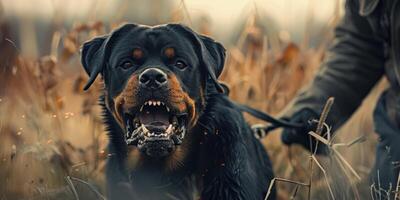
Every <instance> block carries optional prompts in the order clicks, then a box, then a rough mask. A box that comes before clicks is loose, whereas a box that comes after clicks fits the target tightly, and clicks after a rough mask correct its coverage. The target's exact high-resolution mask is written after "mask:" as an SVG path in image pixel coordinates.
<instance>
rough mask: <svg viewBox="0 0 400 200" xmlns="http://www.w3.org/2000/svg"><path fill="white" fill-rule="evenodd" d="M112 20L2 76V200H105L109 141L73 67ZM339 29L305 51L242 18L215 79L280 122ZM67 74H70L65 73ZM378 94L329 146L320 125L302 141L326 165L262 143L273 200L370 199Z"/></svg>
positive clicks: (77, 32)
mask: <svg viewBox="0 0 400 200" xmlns="http://www.w3.org/2000/svg"><path fill="white" fill-rule="evenodd" d="M172 16H173V17H174V18H173V19H172V21H183V22H186V23H188V24H189V25H190V24H191V23H192V21H191V19H190V17H189V16H190V15H189V12H188V11H187V9H186V6H185V3H184V1H182V3H181V4H180V8H179V9H177V10H175V11H174V13H173V15H172ZM185 16H186V17H185ZM116 18H117V19H118V18H119V17H116ZM117 19H116V20H115V23H113V24H111V25H105V24H103V23H102V22H98V21H94V22H91V23H80V24H78V23H77V24H75V25H74V26H73V27H72V28H71V29H70V30H69V31H68V32H67V33H63V31H62V30H61V29H56V30H55V31H54V34H53V38H52V39H50V41H49V42H51V43H52V45H51V46H52V53H51V55H49V56H45V57H42V58H39V59H27V58H23V57H21V56H18V57H16V60H15V65H13V66H12V67H11V68H10V69H9V70H3V71H2V72H1V73H0V75H1V77H0V84H1V86H0V87H1V88H0V113H1V114H0V141H1V142H0V183H2V184H0V199H88V198H93V199H104V196H103V194H104V165H105V160H106V158H107V152H106V149H105V145H106V143H107V138H106V136H105V133H104V131H103V127H102V123H101V121H100V119H99V111H98V109H99V108H98V106H97V103H96V102H97V95H98V90H99V89H100V88H101V83H97V89H93V88H92V89H91V91H90V92H86V93H84V92H82V84H83V83H84V82H85V80H86V78H85V77H86V76H85V75H84V73H83V72H82V70H81V74H79V75H77V73H76V69H80V68H81V67H80V64H79V63H78V61H77V57H78V50H79V46H80V44H81V43H82V41H84V40H86V39H88V38H91V37H93V36H95V35H99V34H103V33H105V32H107V31H108V30H110V29H111V28H112V27H115V26H116V25H117V24H119V21H118V20H117ZM337 19H338V15H335V16H333V17H332V20H331V22H329V23H327V26H326V27H325V28H324V29H323V30H322V31H321V34H322V35H324V37H323V38H324V39H323V40H322V41H321V43H320V45H319V46H317V47H316V48H310V47H307V45H304V44H300V45H299V44H295V43H293V42H291V41H285V40H278V41H272V40H268V39H267V36H266V35H265V34H263V31H262V30H261V29H260V27H258V26H257V23H256V22H257V20H260V19H258V17H257V14H254V15H253V16H250V17H249V19H248V20H247V24H246V26H245V28H244V30H241V32H242V33H241V37H240V39H239V41H238V43H237V45H235V46H234V47H232V48H230V49H228V58H227V62H226V69H225V71H224V73H223V75H222V76H221V79H222V80H224V81H225V82H227V83H228V84H229V85H230V87H231V97H232V98H233V99H234V100H236V101H239V102H241V103H246V104H248V105H251V106H252V107H255V108H259V109H261V110H264V111H267V112H269V113H272V114H278V112H280V111H281V110H282V109H283V108H284V107H285V106H286V105H287V104H288V102H290V100H291V99H292V98H293V97H294V95H295V94H296V93H297V92H298V90H299V89H300V88H301V87H302V86H303V85H305V84H306V83H308V82H309V81H310V80H311V79H312V77H313V75H314V74H315V72H316V70H317V69H318V67H319V65H320V63H321V60H322V59H323V57H324V53H325V51H326V46H327V44H329V41H330V40H331V34H330V33H331V30H332V28H333V26H334V24H335V23H336V21H337ZM306 40H308V39H307V38H305V41H306ZM71 68H73V69H75V70H66V69H71ZM71 71H75V73H71ZM384 87H385V83H382V84H380V85H379V86H378V87H377V88H376V89H375V90H374V91H373V92H372V94H371V95H370V97H369V98H368V99H367V100H366V101H365V102H364V105H363V106H362V108H361V109H360V110H359V111H358V112H357V114H355V116H354V117H353V118H352V120H351V121H350V123H348V124H347V125H346V126H345V127H343V128H342V129H341V130H340V131H339V133H338V134H336V135H335V136H332V135H331V133H330V132H329V127H328V126H327V125H326V124H325V123H324V121H325V119H324V118H321V119H320V121H319V123H320V126H319V129H318V130H316V132H315V133H314V132H311V133H310V137H315V138H316V139H317V140H319V142H321V143H325V144H326V145H328V146H329V149H330V150H331V152H332V154H331V156H329V157H318V156H316V155H315V154H314V153H309V152H306V151H303V150H301V149H300V148H298V147H291V148H287V147H285V146H283V145H282V144H281V143H280V138H279V134H275V133H274V134H271V135H269V136H268V137H267V138H265V139H263V143H264V144H265V147H266V149H267V150H268V152H269V154H270V156H271V158H272V160H273V164H274V169H275V172H276V176H277V178H276V179H274V182H273V184H277V186H278V196H279V199H366V198H369V197H370V191H369V190H370V188H369V185H368V181H367V177H368V173H369V169H370V167H371V164H372V163H373V159H372V158H371V157H372V156H371V155H374V144H375V137H374V136H373V135H372V134H371V133H372V124H371V119H370V113H371V107H373V106H372V105H374V102H375V101H376V97H377V96H378V95H377V94H379V91H381V90H382V88H384ZM328 112H329V109H328V108H327V110H326V111H325V113H326V114H328ZM247 117H248V120H249V122H251V123H257V122H258V121H257V120H256V119H253V118H251V117H249V116H247ZM322 126H327V127H328V132H327V133H321V130H322V129H321V127H322ZM321 134H327V137H325V138H322V137H320V136H319V135H321ZM336 136H337V137H336ZM354 138H356V139H354ZM341 141H343V142H341ZM348 141H350V142H348ZM361 142H362V144H360V143H361ZM339 148H340V149H339ZM265 187H266V188H268V187H269V186H265ZM82 191H83V192H82Z"/></svg>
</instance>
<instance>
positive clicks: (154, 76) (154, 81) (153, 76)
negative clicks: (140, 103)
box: [139, 68, 167, 89]
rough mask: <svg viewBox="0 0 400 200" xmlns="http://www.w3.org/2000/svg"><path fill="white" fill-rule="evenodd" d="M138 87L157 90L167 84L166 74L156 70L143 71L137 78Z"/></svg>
mask: <svg viewBox="0 0 400 200" xmlns="http://www.w3.org/2000/svg"><path fill="white" fill-rule="evenodd" d="M139 82H140V85H142V86H144V87H147V88H153V89H157V88H160V87H162V86H164V85H166V84H167V74H165V73H164V72H163V71H161V70H160V69H157V68H149V69H146V70H144V71H143V72H142V73H141V74H140V76H139Z"/></svg>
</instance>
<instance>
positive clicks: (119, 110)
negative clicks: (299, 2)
mask: <svg viewBox="0 0 400 200" xmlns="http://www.w3.org/2000/svg"><path fill="white" fill-rule="evenodd" d="M224 59H225V49H224V48H223V46H222V45H221V44H219V43H217V42H215V41H214V40H212V39H210V38H208V37H205V36H201V35H198V34H197V33H195V32H193V31H192V30H191V29H189V28H187V27H185V26H183V25H179V24H168V25H162V26H155V27H148V26H141V25H136V24H126V25H123V26H121V27H120V28H118V29H116V30H114V31H113V32H112V33H111V34H109V35H105V36H102V37H98V38H94V39H92V40H90V41H88V42H86V43H85V44H84V45H83V47H82V59H81V61H82V64H83V67H84V69H85V71H86V72H87V73H88V74H89V81H88V83H87V85H86V86H85V89H88V88H89V87H90V85H91V84H92V83H93V81H94V80H95V79H96V77H97V75H98V74H101V75H102V77H103V81H104V85H105V92H104V93H105V104H106V107H107V109H108V110H109V111H110V112H111V113H112V115H113V117H114V118H115V120H116V121H117V122H118V124H119V125H120V127H121V128H122V129H123V130H125V131H126V133H124V137H125V140H126V143H127V144H128V145H136V146H137V147H138V148H139V150H140V151H141V152H142V153H143V154H145V155H147V156H150V157H165V156H168V155H170V154H171V153H172V152H173V151H174V150H175V149H176V148H177V146H178V145H180V144H181V143H182V142H183V141H184V140H185V134H186V132H187V130H190V129H191V128H193V127H194V126H195V125H196V121H197V119H198V117H199V115H200V113H201V112H202V110H203V109H204V104H205V95H206V94H207V93H210V92H223V88H222V87H221V85H220V84H219V83H218V81H217V78H218V76H219V75H220V74H221V72H222V69H223V66H224Z"/></svg>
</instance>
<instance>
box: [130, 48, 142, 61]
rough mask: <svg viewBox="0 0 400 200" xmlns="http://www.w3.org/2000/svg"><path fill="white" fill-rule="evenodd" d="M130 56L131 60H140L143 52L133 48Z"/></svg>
mask: <svg viewBox="0 0 400 200" xmlns="http://www.w3.org/2000/svg"><path fill="white" fill-rule="evenodd" d="M132 55H133V58H135V59H141V58H142V57H143V51H142V50H141V49H139V48H135V49H134V50H133V53H132Z"/></svg>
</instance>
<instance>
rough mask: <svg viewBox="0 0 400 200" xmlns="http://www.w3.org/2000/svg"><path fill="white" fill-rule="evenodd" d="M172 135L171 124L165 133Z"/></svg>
mask: <svg viewBox="0 0 400 200" xmlns="http://www.w3.org/2000/svg"><path fill="white" fill-rule="evenodd" d="M171 133H172V124H170V125H169V126H168V128H167V130H166V131H165V134H167V135H169V134H171Z"/></svg>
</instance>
